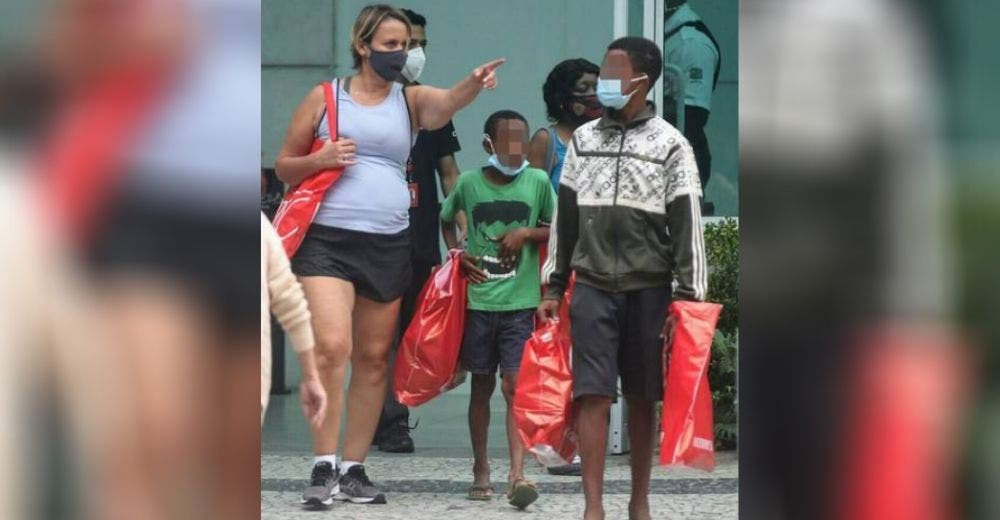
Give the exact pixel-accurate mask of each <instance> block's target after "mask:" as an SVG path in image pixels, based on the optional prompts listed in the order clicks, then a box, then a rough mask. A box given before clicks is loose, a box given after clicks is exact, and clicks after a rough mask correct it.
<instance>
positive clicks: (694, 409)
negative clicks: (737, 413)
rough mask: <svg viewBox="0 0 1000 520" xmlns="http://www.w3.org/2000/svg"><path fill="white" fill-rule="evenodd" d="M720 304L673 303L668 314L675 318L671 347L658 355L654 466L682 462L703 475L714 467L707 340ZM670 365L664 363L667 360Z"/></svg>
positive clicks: (709, 344)
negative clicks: (659, 401)
mask: <svg viewBox="0 0 1000 520" xmlns="http://www.w3.org/2000/svg"><path fill="white" fill-rule="evenodd" d="M721 312H722V306H721V305H719V304H717V303H705V302H691V301H675V302H673V303H671V304H670V314H671V315H672V316H674V317H675V318H676V319H677V324H676V327H675V328H674V338H673V346H672V347H671V349H670V351H669V354H668V353H667V352H666V351H665V352H664V354H663V371H664V372H665V373H666V374H667V376H666V377H665V378H664V384H663V424H662V425H663V434H662V435H663V436H662V437H661V438H660V464H683V465H685V466H691V467H695V468H701V469H703V470H705V471H712V470H713V469H715V435H714V433H713V427H714V424H713V421H712V393H711V391H710V390H709V388H708V362H709V360H710V359H711V354H712V338H713V336H715V324H716V322H717V321H718V320H719V313H721ZM668 355H669V357H670V362H669V363H667V356H668Z"/></svg>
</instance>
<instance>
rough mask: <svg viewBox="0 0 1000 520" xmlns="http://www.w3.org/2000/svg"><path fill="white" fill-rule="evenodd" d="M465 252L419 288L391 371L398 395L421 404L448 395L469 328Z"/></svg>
mask: <svg viewBox="0 0 1000 520" xmlns="http://www.w3.org/2000/svg"><path fill="white" fill-rule="evenodd" d="M461 255H462V252H461V251H459V250H457V249H456V250H452V251H450V252H449V253H448V259H447V260H446V261H445V262H444V265H441V266H440V267H437V268H435V270H434V272H433V273H432V274H431V277H430V279H428V280H427V284H426V285H424V288H423V289H422V290H421V292H420V298H419V299H418V303H417V312H416V313H415V314H414V316H413V320H412V321H411V322H410V325H409V327H407V328H406V333H405V334H404V335H403V341H402V343H401V344H400V346H399V354H398V355H397V357H396V366H395V369H394V371H393V379H392V382H393V390H394V391H395V392H396V399H397V400H398V401H399V402H400V403H402V404H404V405H406V406H419V405H421V404H424V403H426V402H427V401H430V400H431V399H433V398H435V397H437V396H438V395H440V394H442V393H444V391H445V390H446V388H447V386H448V385H449V383H451V382H452V378H453V376H454V375H455V368H456V367H457V365H458V354H459V351H460V350H461V348H462V335H463V333H464V331H465V311H466V309H465V303H466V289H467V288H468V283H469V282H468V280H467V279H466V278H465V275H464V274H462V270H461V269H462V267H461V265H462V263H461Z"/></svg>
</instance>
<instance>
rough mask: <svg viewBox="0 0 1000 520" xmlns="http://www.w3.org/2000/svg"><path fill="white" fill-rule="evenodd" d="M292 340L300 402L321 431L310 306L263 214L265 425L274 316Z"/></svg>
mask: <svg viewBox="0 0 1000 520" xmlns="http://www.w3.org/2000/svg"><path fill="white" fill-rule="evenodd" d="M272 312H273V313H274V315H275V318H277V320H278V322H279V323H280V324H281V326H282V328H284V329H285V331H286V332H288V335H289V336H290V339H291V343H292V348H293V349H294V350H295V352H296V354H298V356H299V366H301V367H302V381H301V382H300V383H299V400H300V401H301V402H302V412H303V414H304V415H305V416H306V419H308V420H309V424H311V425H312V426H314V427H318V426H319V425H320V424H322V423H323V416H324V415H326V390H324V389H323V385H322V383H320V381H319V372H318V371H317V370H316V358H315V356H313V347H314V346H315V344H316V343H315V338H314V337H313V332H312V326H311V325H310V323H309V319H310V315H309V306H308V304H307V303H306V299H305V295H304V294H303V293H302V286H301V285H300V284H299V282H298V280H296V279H295V275H293V274H292V270H291V267H290V266H289V264H288V257H287V256H285V250H284V248H283V247H282V246H281V239H280V238H278V233H277V232H276V231H275V230H274V227H273V226H271V223H270V222H269V221H268V220H267V217H266V216H265V215H264V214H263V213H261V214H260V422H261V424H262V425H263V424H264V414H265V413H266V412H267V400H268V396H269V394H270V392H271V313H272Z"/></svg>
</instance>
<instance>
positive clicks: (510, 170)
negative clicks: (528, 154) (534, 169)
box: [483, 134, 529, 177]
mask: <svg viewBox="0 0 1000 520" xmlns="http://www.w3.org/2000/svg"><path fill="white" fill-rule="evenodd" d="M483 137H485V138H486V140H487V141H489V142H490V148H493V155H491V156H490V159H489V163H490V166H492V167H494V168H496V169H497V170H500V173H502V174H504V175H506V176H508V177H517V174H519V173H521V172H522V171H524V169H525V168H527V167H528V164H529V163H528V160H527V159H524V160H523V161H521V165H520V166H507V165H506V164H504V163H502V162H500V158H499V157H497V151H496V148H494V147H493V140H492V139H490V136H489V134H483Z"/></svg>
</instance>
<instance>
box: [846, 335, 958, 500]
mask: <svg viewBox="0 0 1000 520" xmlns="http://www.w3.org/2000/svg"><path fill="white" fill-rule="evenodd" d="M857 345H858V347H859V348H858V350H857V351H858V352H859V353H860V355H859V356H858V357H857V358H856V359H855V360H854V363H855V364H854V368H855V370H854V371H853V379H852V382H851V383H852V384H851V385H850V388H851V396H850V398H849V400H848V404H849V406H848V407H847V418H846V422H845V424H846V428H845V434H846V435H845V445H844V446H843V448H844V449H843V454H844V456H843V457H842V458H841V464H842V466H841V471H840V476H839V478H838V479H837V482H840V483H841V484H840V486H838V487H839V489H838V494H837V496H838V500H837V502H836V503H837V504H838V507H839V508H840V509H839V510H838V514H837V515H836V516H835V518H845V519H852V520H853V519H857V520H873V519H879V520H896V519H898V520H904V519H905V520H948V519H952V518H957V517H958V515H957V514H956V511H955V508H954V506H955V504H956V500H955V496H954V494H953V493H954V491H955V489H957V487H956V485H955V482H956V473H955V472H956V467H957V461H958V446H959V444H960V441H961V439H962V436H961V433H962V432H961V430H962V425H963V423H964V420H965V417H964V413H963V412H964V410H965V407H966V406H967V405H968V398H969V392H970V389H971V388H972V381H971V380H970V377H969V376H970V375H971V374H970V370H969V365H968V359H967V358H966V357H965V349H964V348H961V344H960V342H959V341H958V340H957V339H956V338H955V337H954V336H953V335H952V334H951V333H950V332H949V331H947V330H946V329H945V328H943V327H936V326H934V325H898V326H888V327H886V328H884V329H882V330H878V331H875V332H874V333H873V334H869V335H868V336H867V337H865V338H862V339H861V341H859V342H858V343H857Z"/></svg>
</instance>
